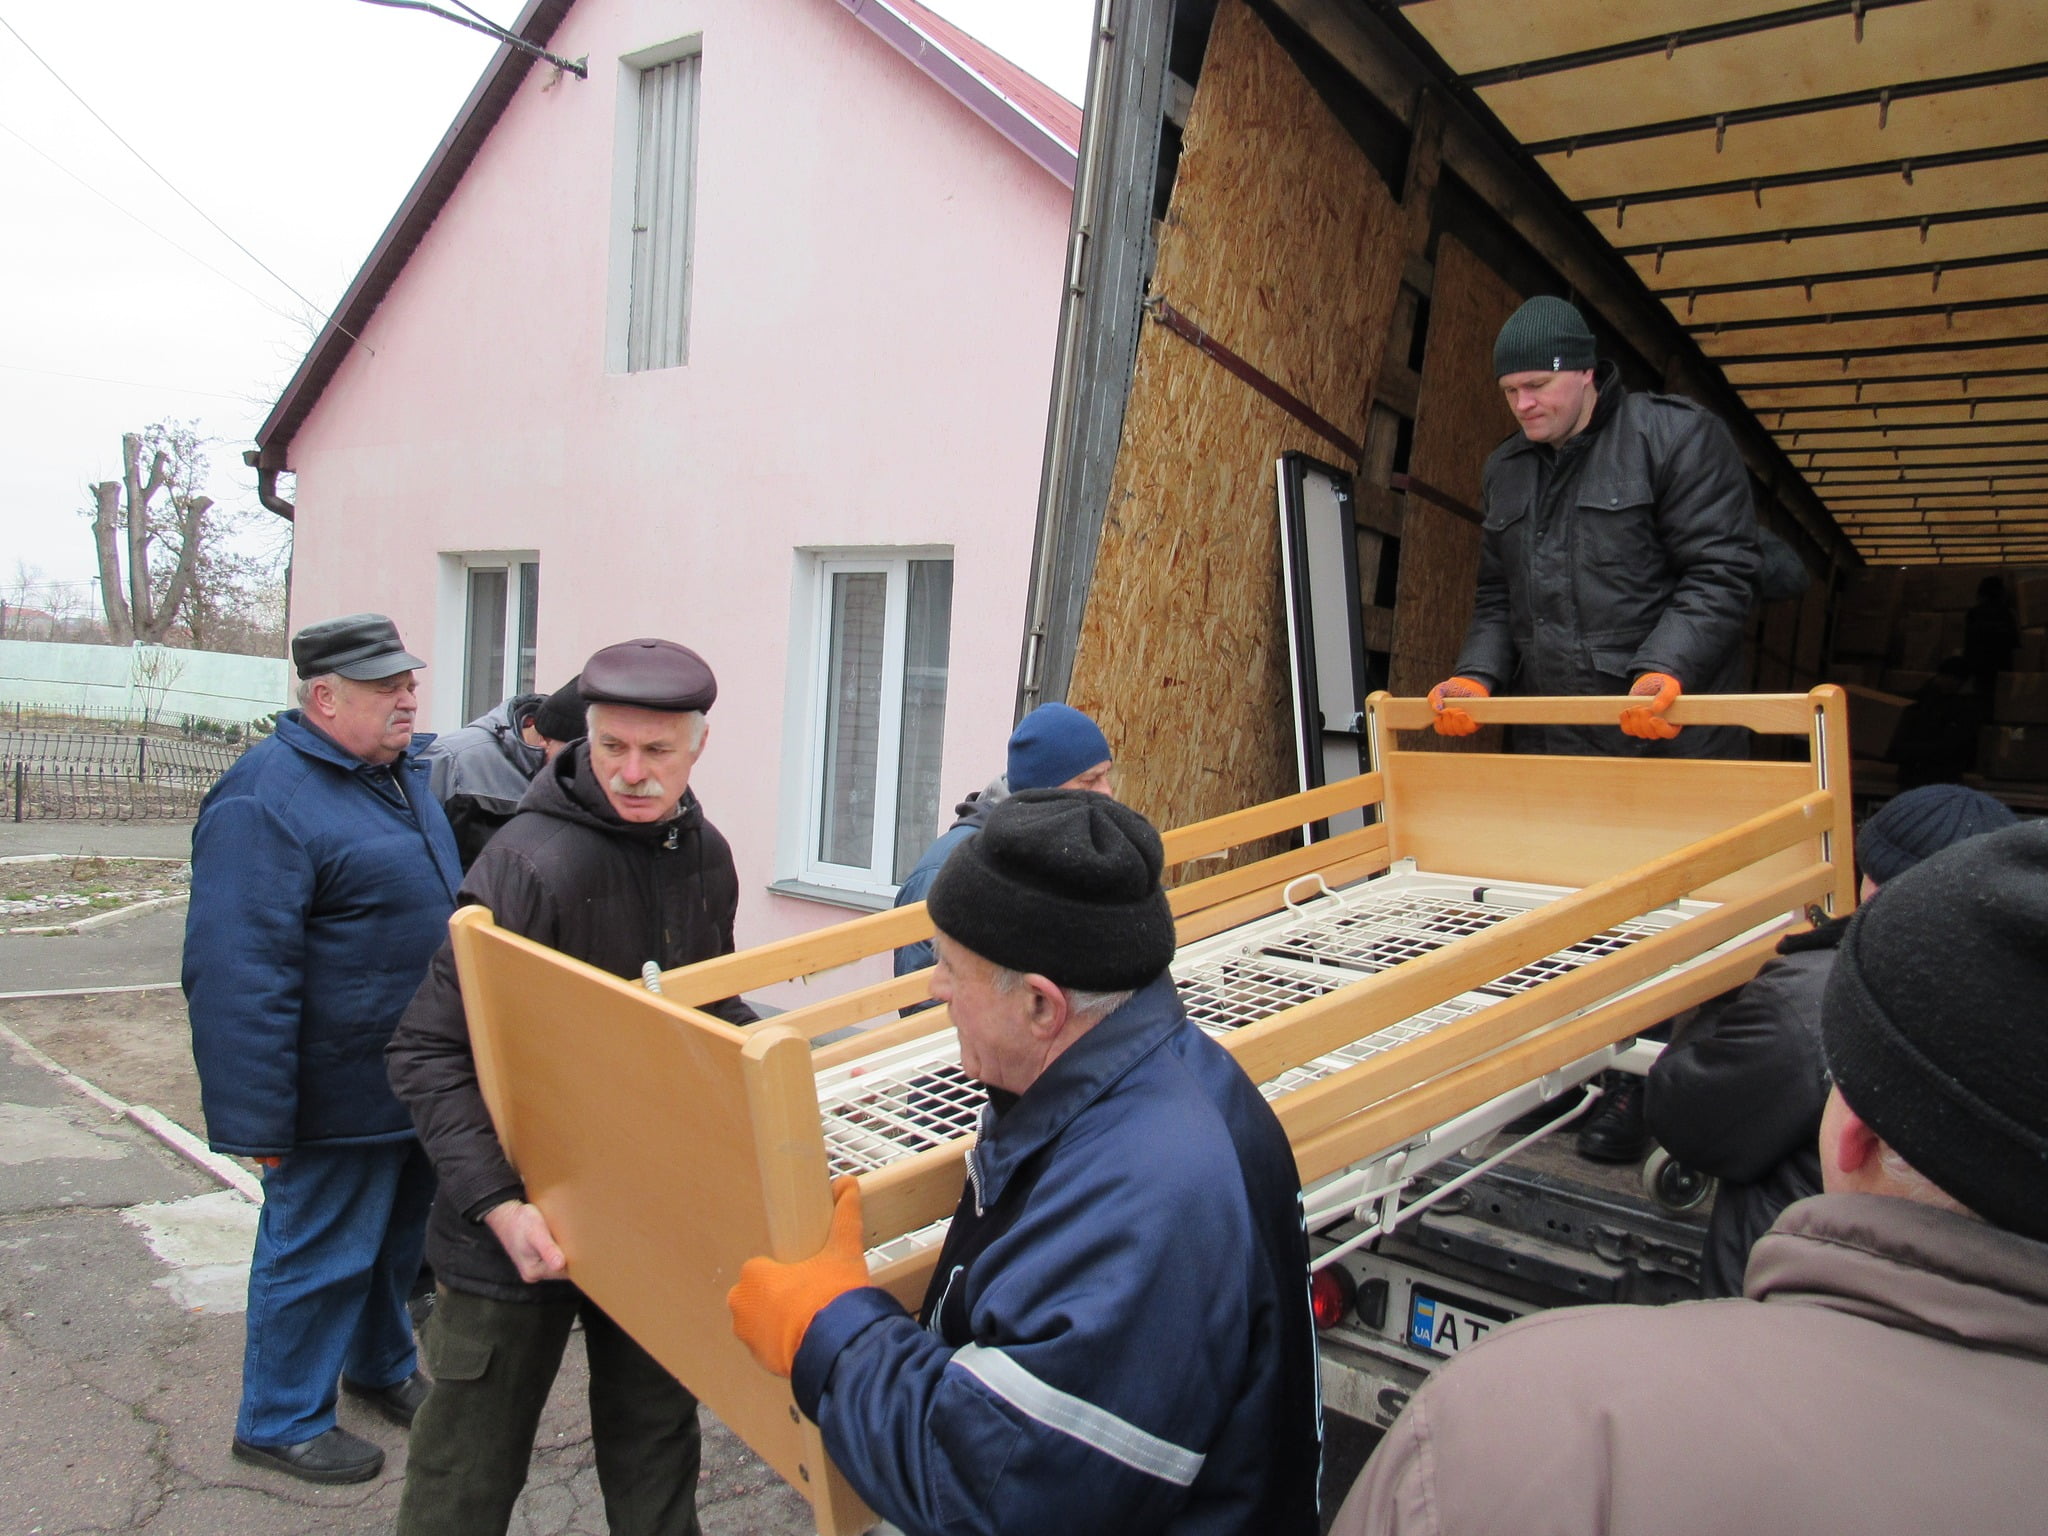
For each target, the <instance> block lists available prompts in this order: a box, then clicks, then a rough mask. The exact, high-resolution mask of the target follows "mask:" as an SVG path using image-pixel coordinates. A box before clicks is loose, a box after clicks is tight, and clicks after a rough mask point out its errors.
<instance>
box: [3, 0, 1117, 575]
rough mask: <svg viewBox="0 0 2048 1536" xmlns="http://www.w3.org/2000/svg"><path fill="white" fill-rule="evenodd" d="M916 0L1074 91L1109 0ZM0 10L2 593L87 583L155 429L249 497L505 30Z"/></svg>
mask: <svg viewBox="0 0 2048 1536" xmlns="http://www.w3.org/2000/svg"><path fill="white" fill-rule="evenodd" d="M474 3H475V6H476V9H477V10H479V11H481V12H483V13H484V14H486V15H488V16H491V17H492V18H494V19H495V20H497V21H499V22H509V21H510V20H512V19H513V18H514V17H515V16H516V15H517V14H518V13H519V11H520V9H521V5H520V3H519V0H474ZM759 3H763V4H766V3H771V0H759ZM773 3H779V4H826V3H830V0H773ZM925 3H926V4H927V5H928V6H930V8H931V9H933V10H935V11H937V12H939V13H940V14H941V15H944V16H946V17H947V18H948V19H950V20H952V21H953V22H954V23H956V24H957V25H959V26H960V27H962V28H963V29H965V30H966V31H968V32H971V33H973V34H974V35H976V36H978V37H980V38H982V39H983V40H984V41H986V42H987V43H989V44H990V45H991V46H992V47H994V48H996V49H997V50H999V51H1000V52H1002V53H1004V54H1006V55H1008V56H1009V57H1011V58H1013V59H1015V60H1016V61H1017V62H1018V63H1020V64H1022V65H1023V66H1024V67H1025V68H1027V69H1029V70H1031V71H1032V72H1033V73H1034V74H1036V75H1038V76H1039V77H1040V78H1041V79H1043V80H1045V81H1046V82H1047V83H1048V84H1050V85H1052V86H1054V87H1055V88H1056V89H1058V90H1060V91H1061V92H1063V93H1064V94H1066V95H1067V96H1069V97H1070V98H1073V99H1075V100H1078V99H1079V98H1080V95H1081V92H1082V87H1083V85H1084V83H1085V80H1086V75H1087V52H1088V24H1089V18H1090V16H1091V15H1092V13H1093V10H1094V4H1093V0H925ZM445 8H450V9H452V8H453V7H452V6H448V7H445ZM0 22H4V23H5V25H0V207H4V208H5V210H6V219H5V221H4V228H5V232H6V237H5V238H4V239H0V293H4V294H5V296H6V297H5V305H6V315H7V321H6V324H5V325H4V326H0V422H4V442H5V450H6V451H5V452H4V453H0V592H7V590H8V589H9V588H11V587H12V586H13V583H14V579H15V574H16V568H17V565H18V564H24V563H25V564H26V565H28V566H29V567H32V568H36V569H38V570H40V572H41V575H42V577H43V578H44V579H45V580H46V581H52V582H57V581H65V582H78V583H84V582H85V581H86V580H87V578H89V577H91V576H93V575H94V574H95V568H94V563H93V557H92V542H91V536H90V532H89V525H88V524H87V522H86V521H85V519H83V518H82V517H80V516H78V515H77V509H78V508H80V507H82V506H83V505H84V504H85V502H86V492H85V486H86V484H87V482H89V481H96V480H108V479H117V478H119V474H120V440H121V434H122V433H123V432H124V431H133V430H137V429H139V428H141V427H142V426H144V425H146V424H148V423H150V422H152V421H158V420H162V419H166V418H176V419H179V420H189V421H196V422H197V424H198V427H199V430H200V432H201V434H202V435H203V436H206V437H210V438H215V439H218V440H219V441H217V442H216V443H215V444H214V445H213V447H212V448H211V450H210V452H211V455H212V459H213V465H214V473H213V483H212V485H211V487H210V490H211V493H212V494H213V496H214V497H215V499H216V500H218V501H222V502H228V503H234V504H238V505H248V506H253V505H254V504H255V492H254V482H253V476H252V473H251V472H250V471H248V470H247V469H245V468H244V467H243V466H242V462H241V454H242V450H243V449H244V448H245V447H248V446H250V443H251V439H252V434H253V433H254V431H255V429H256V427H257V426H258V425H259V424H260V423H261V422H262V420H263V418H264V416H265V415H266V414H268V411H269V408H270V406H271V404H272V403H273V402H274V401H275V399H276V397H277V395H278V393H279V391H280V390H281V389H282V387H283V385H284V383H285V382H286V380H288V379H289V378H290V376H291V373H292V371H293V369H294V368H295V367H296V366H297V364H298V361H299V358H300V357H301V356H302V355H303V354H304V352H305V350H306V348H307V346H308V345H309V344H310V341H311V338H312V334H313V331H312V329H311V328H312V327H314V326H316V325H317V323H318V319H319V317H318V315H317V314H315V313H314V310H313V307H312V306H318V307H319V309H320V310H325V309H327V308H329V307H331V306H332V305H333V304H335V303H336V302H337V301H338V300H339V299H340V297H341V294H342V292H343V290H344V289H345V288H346V287H347V286H348V283H349V280H350V279H351V278H352V277H354V276H355V273H356V270H357V269H358V268H359V267H360V266H361V264H362V262H363V259H364V257H366V256H367V255H368V254H369V251H370V247H371V246H372V244H374V243H375V241H376V238H377V236H378V235H379V234H380V233H381V232H382V231H383V228H384V226H385V224H386V223H387V222H388V221H389V220H390V218H391V215H392V214H393V213H394V212H395V211H396V210H397V208H398V204H399V202H400V200H401V199H402V198H403V197H404V195H405V192H406V189H407V188H408V187H410V186H411V184H412V181H413V179H414V177H416V176H417V175H418V174H419V171H420V169H421V167H422V166H424V165H425V163H426V159H427V156H428V155H429V154H430V153H431V152H432V150H433V147H434V145H435V144H436V143H437V142H438V141H439V139H440V137H441V134H442V133H443V131H445V130H446V128H447V126H448V123H449V121H450V119H452V118H453V116H454V114H455V111H456V109H457V108H458V107H459V106H460V105H461V104H462V101H463V98H464V97H465V96H467V95H468V93H469V90H470V88H471V87H472V86H473V85H474V84H475V83H476V79H477V77H478V75H479V74H480V73H481V72H482V70H483V69H484V66H485V65H486V64H487V63H488V62H489V60H490V58H491V55H492V52H493V48H494V46H495V45H494V44H492V43H491V42H490V41H489V40H488V39H486V38H484V37H481V36H479V35H477V34H476V33H473V32H468V31H465V30H463V29H461V28H459V27H456V26H453V25H451V24H449V23H448V22H445V21H441V20H438V19H436V18H434V17H432V16H428V15H425V14H423V13H420V12H417V11H408V10H395V9H391V8H388V7H384V6H378V5H370V4H365V3H362V0H0ZM16 34H18V36H17V35H16ZM24 43H25V44H26V47H25V46H24ZM30 48H32V49H34V51H35V54H40V55H41V57H42V58H43V60H45V61H47V63H48V64H49V66H51V69H54V71H55V74H56V75H57V76H61V77H62V80H63V82H64V83H63V84H60V83H59V81H58V80H57V79H56V78H53V76H52V73H51V69H46V68H45V67H44V65H43V64H40V63H38V62H37V61H36V58H35V57H34V56H33V55H32V54H31V53H30V52H29V51H28V50H29V49H30ZM67 84H68V85H69V86H70V87H71V88H72V90H75V91H76V92H77V95H78V96H80V97H83V98H84V101H85V103H88V104H90V107H91V109H92V111H94V112H97V113H98V114H99V115H100V116H101V117H103V118H104V119H106V122H107V124H110V125H111V127H112V129H113V130H114V132H110V131H109V129H108V127H106V126H102V125H101V124H100V123H99V122H96V121H95V120H94V118H93V116H92V115H91V112H89V111H88V110H87V107H86V106H85V105H82V104H81V103H80V101H79V100H78V99H76V97H74V96H73V95H72V94H71V93H70V92H69V91H67V90H66V88H65V86H66V85H67ZM115 132H118V134H119V135H120V137H121V138H124V139H126V140H127V141H128V143H129V144H131V145H132V146H134V148H135V150H137V151H139V152H140V154H141V156H142V158H143V159H146V160H147V161H148V162H149V163H150V165H153V166H154V167H155V168H156V169H157V170H158V171H161V172H162V173H163V175H164V177H165V178H167V179H168V180H169V182H170V183H171V184H172V185H173V186H175V187H176V189H177V191H176V192H174V191H173V190H171V187H169V186H166V185H165V183H164V181H162V180H159V179H157V177H156V176H154V175H152V174H151V172H150V170H148V169H147V168H145V166H144V165H143V164H142V163H140V161H138V159H137V158H136V156H135V155H134V154H131V153H130V152H129V151H128V150H127V149H124V148H123V147H122V145H121V143H120V142H119V141H118V140H117V139H116V138H115V137H114V133H115ZM178 193H183V194H184V196H185V197H187V198H189V199H190V200H191V203H192V204H196V205H197V209H198V210H203V211H204V216H202V214H201V212H199V211H196V210H195V209H194V207H192V206H189V205H188V204H187V203H186V202H184V201H181V200H180V198H179V196H178ZM209 217H210V218H211V219H212V220H214V221H216V222H217V223H218V224H219V225H220V226H222V229H224V230H225V231H226V233H225V234H223V233H222V232H221V230H217V229H215V228H213V227H211V226H210V225H209V224H208V222H207V219H208V218H209ZM230 236H232V239H230V238H229V237H230ZM235 241H239V242H240V243H241V244H242V245H243V246H246V247H247V248H248V252H247V253H245V252H244V251H242V250H238V249H237V248H236V245H235V243H234V242H235ZM177 247H183V249H182V250H180V249H177ZM250 253H253V255H252V254H250ZM265 267H268V268H269V269H271V270H270V271H269V272H266V271H265V270H264V269H265ZM273 274H274V275H273ZM293 290H296V295H295V293H294V291H293ZM301 295H302V296H303V298H302V297H300V296H301ZM306 301H311V302H310V304H309V303H308V302H306ZM80 591H81V594H82V593H83V588H82V587H81V589H80ZM10 595H11V594H10ZM30 600H31V602H32V603H34V604H35V605H36V606H42V605H41V604H40V603H36V602H35V599H34V598H33V597H31V599H30Z"/></svg>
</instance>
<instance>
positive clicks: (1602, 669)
mask: <svg viewBox="0 0 2048 1536" xmlns="http://www.w3.org/2000/svg"><path fill="white" fill-rule="evenodd" d="M1493 369H1494V374H1495V376H1496V377H1497V378H1498V379H1499V380H1500V387H1501V393H1502V394H1503V395H1504V396H1505V397H1506V400H1507V405H1508V409H1509V410H1510V411H1511V412H1512V413H1513V415H1514V418H1515V424H1516V427H1517V429H1518V430H1517V431H1516V432H1515V434H1514V435H1513V436H1511V437H1509V438H1508V439H1507V441H1505V442H1503V443H1502V444H1501V445H1500V446H1499V447H1498V448H1496V449H1494V451H1493V454H1492V456H1491V457H1490V458H1488V459H1487V461H1486V470H1485V478H1484V480H1483V486H1484V490H1483V493H1482V495H1483V499H1482V501H1481V503H1480V505H1481V509H1482V510H1483V512H1484V513H1485V529H1484V536H1483V541H1482V543H1481V546H1480V560H1479V591H1478V596H1477V599H1476V600H1475V602H1474V605H1473V610H1472V623H1471V627H1470V628H1469V629H1468V630H1467V631H1466V633H1465V646H1464V649H1463V650H1461V651H1460V652H1459V653H1458V660H1457V663H1456V665H1455V667H1454V671H1455V672H1456V673H1457V675H1456V676H1454V677H1451V678H1448V679H1446V680H1445V681H1443V682H1441V683H1439V684H1437V685H1436V687H1434V688H1432V689H1431V690H1430V693H1429V699H1430V703H1432V704H1433V705H1435V706H1436V709H1437V722H1436V729H1437V732H1438V734H1440V735H1444V736H1466V735H1470V734H1471V733H1472V732H1474V731H1476V730H1477V729H1478V725H1477V724H1476V723H1475V722H1474V720H1473V718H1472V716H1471V714H1470V713H1469V712H1468V711H1466V710H1463V709H1460V708H1458V706H1457V703H1456V701H1457V700H1458V699H1469V698H1486V697H1488V696H1489V695H1491V694H1496V693H1521V694H1567V695H1584V694H1608V695H1614V694H1624V693H1625V694H1634V695H1636V696H1639V697H1640V698H1642V699H1643V703H1642V704H1641V705H1638V706H1635V707H1633V708H1630V709H1628V710H1626V711H1624V712H1623V714H1622V716H1621V726H1620V729H1618V730H1617V729H1616V728H1615V727H1613V726H1587V725H1553V726H1532V727H1522V728H1519V729H1518V730H1517V731H1516V733H1515V745H1516V748H1517V750H1520V751H1529V752H1563V753H1579V754H1593V755H1599V756H1608V757H1615V756H1631V757H1746V756H1748V733H1747V732H1745V731H1741V730H1735V729H1731V728H1728V727H1702V726H1695V727H1693V729H1692V730H1691V731H1688V732H1686V733H1685V734H1684V736H1683V737H1682V739H1681V737H1680V728H1679V727H1678V726H1675V725H1672V724H1671V723H1670V722H1669V721H1668V720H1666V719H1664V718H1663V717H1664V714H1665V712H1666V711H1667V710H1669V709H1670V708H1671V705H1672V703H1673V702H1674V701H1675V700H1676V699H1677V698H1678V696H1679V694H1680V693H1681V692H1683V691H1685V690H1687V689H1690V690H1691V691H1693V692H1695V693H1699V692H1706V693H1731V692H1735V691H1737V690H1738V689H1739V687H1740V686H1741V683H1742V626H1743V622H1744V620H1746V619H1747V618H1748V617H1749V609H1750V602H1751V598H1752V595H1753V589H1754V581H1755V577H1756V573H1757V570H1758V568H1759V566H1760V564H1761V561H1762V555H1761V554H1760V552H1759V546H1758V542H1757V523H1756V509H1755V507H1754V506H1753V505H1752V504H1751V501H1750V494H1749V474H1748V471H1747V470H1745V469H1744V468H1743V464H1742V456H1741V454H1740V453H1738V452H1737V451H1736V447H1735V440H1734V439H1733V438H1731V437H1730V436H1729V435H1728V429H1727V428H1726V427H1724V426H1723V425H1722V424H1721V422H1720V421H1719V420H1718V419H1716V418H1715V417H1714V416H1712V415H1711V414H1709V413H1708V412H1707V411H1705V410H1703V409H1702V408H1701V407H1699V406H1698V405H1696V404H1694V403H1693V402H1692V401H1690V400H1687V399H1684V398H1682V397H1680V396H1678V395H1652V394H1637V393H1634V392H1632V391H1630V390H1628V389H1625V388H1623V387H1622V383H1621V375H1620V373H1619V372H1618V371H1617V370H1616V368H1615V366H1614V364H1613V363H1611V362H1607V363H1602V362H1599V360H1598V358H1597V357H1596V355H1595V352H1594V345H1593V333H1592V331H1591V330H1589V329H1588V328H1587V325H1586V321H1585V317H1584V316H1582V315H1581V314H1580V313H1579V312H1578V310H1577V309H1575V308H1573V307H1572V305H1570V304H1569V303H1567V302H1566V301H1565V300H1563V299H1560V298H1555V297H1552V296H1550V295H1547V294H1546V295H1540V296H1538V297H1536V298H1533V299H1531V300H1529V302H1528V303H1526V304H1524V305H1523V306H1522V307H1521V308H1520V309H1518V310H1516V311H1515V312H1514V314H1512V315H1510V316H1509V317H1508V321H1507V324H1505V325H1504V326H1502V327H1501V331H1500V336H1499V338H1498V340H1496V342H1495V343H1494V349H1493Z"/></svg>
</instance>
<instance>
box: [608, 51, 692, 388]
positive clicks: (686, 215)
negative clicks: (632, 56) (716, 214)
mask: <svg viewBox="0 0 2048 1536" xmlns="http://www.w3.org/2000/svg"><path fill="white" fill-rule="evenodd" d="M702 62H703V56H702V55H701V54H690V55H687V56H686V57H683V58H680V59H672V60H670V61H669V62H668V63H666V64H657V65H655V66H654V67H653V68H651V69H643V70H641V71H640V72H639V82H640V103H639V110H640V118H639V135H638V138H637V140H636V147H635V158H634V162H633V239H632V251H633V261H632V289H631V293H630V297H629V309H628V316H627V329H626V369H627V371H628V372H629V373H638V372H640V371H642V370H644V369H649V368H676V367H680V366H681V365H682V364H683V363H685V362H687V361H688V360H689V350H690V262H691V222H692V213H693V209H694V206H695V202H696V198H695V190H694V184H695V181H696V165H697V82H698V77H699V75H700V73H701V71H700V68H699V66H700V65H701V63H702Z"/></svg>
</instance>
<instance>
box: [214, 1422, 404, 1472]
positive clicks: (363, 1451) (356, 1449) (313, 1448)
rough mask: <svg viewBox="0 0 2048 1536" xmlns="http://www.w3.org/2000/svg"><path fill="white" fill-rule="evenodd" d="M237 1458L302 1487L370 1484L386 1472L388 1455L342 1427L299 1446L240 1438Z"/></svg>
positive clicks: (237, 1441)
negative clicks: (267, 1469) (249, 1440)
mask: <svg viewBox="0 0 2048 1536" xmlns="http://www.w3.org/2000/svg"><path fill="white" fill-rule="evenodd" d="M234 1455H235V1460H237V1461H246V1462H249V1463H251V1464H253V1465H255V1466H259V1467H269V1468H271V1469H272V1470H274V1471H278V1472H283V1473H285V1474H286V1475H288V1476H291V1477H296V1478H297V1479H298V1480H299V1481H300V1482H302V1483H366V1482H368V1481H369V1480H370V1479H371V1478H373V1477H375V1476H376V1475H377V1474H378V1473H379V1472H381V1471H383V1470H384V1453H383V1452H382V1451H380V1450H379V1449H377V1447H376V1446H374V1445H372V1444H370V1442H369V1441H367V1440H365V1439H363V1438H361V1437H360V1436H358V1435H352V1434H350V1433H349V1432H348V1431H347V1430H345V1429H343V1428H342V1427H341V1426H340V1425H336V1426H335V1427H334V1428H333V1429H330V1430H328V1431H327V1433H326V1434H324V1435H315V1436H314V1437H313V1438H312V1439H310V1440H301V1441H300V1442H299V1443H298V1444H297V1445H251V1444H250V1443H249V1442H248V1441H246V1440H244V1439H242V1438H240V1437H239V1436H237V1437H236V1439H235V1445H234Z"/></svg>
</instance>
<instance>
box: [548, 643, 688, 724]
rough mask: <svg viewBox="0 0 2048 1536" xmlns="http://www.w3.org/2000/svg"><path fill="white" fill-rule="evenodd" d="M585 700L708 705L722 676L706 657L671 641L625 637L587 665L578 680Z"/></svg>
mask: <svg viewBox="0 0 2048 1536" xmlns="http://www.w3.org/2000/svg"><path fill="white" fill-rule="evenodd" d="M577 686H578V688H579V689H580V690H581V692H582V694H583V702H584V703H586V704H631V705H633V706H634V707H635V708H638V709H665V710H673V711H676V712H678V713H680V712H683V711H686V710H693V709H709V708H710V707H711V703H712V700H714V699H716V698H717V697H718V679H717V678H715V677H713V676H712V675H711V668H710V667H709V666H707V665H706V664H705V661H704V658H703V657H702V656H699V655H698V654H697V653H696V652H695V651H693V650H691V649H690V648H689V647H688V646H687V645H677V644H676V643H675V641H673V640H622V641H620V642H619V643H618V644H617V645H608V646H606V647H605V648H604V649H603V650H601V651H599V652H598V653H597V654H596V655H595V656H592V657H591V658H590V660H588V661H586V662H585V663H584V664H583V675H582V677H581V678H579V679H578V680H577Z"/></svg>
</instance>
